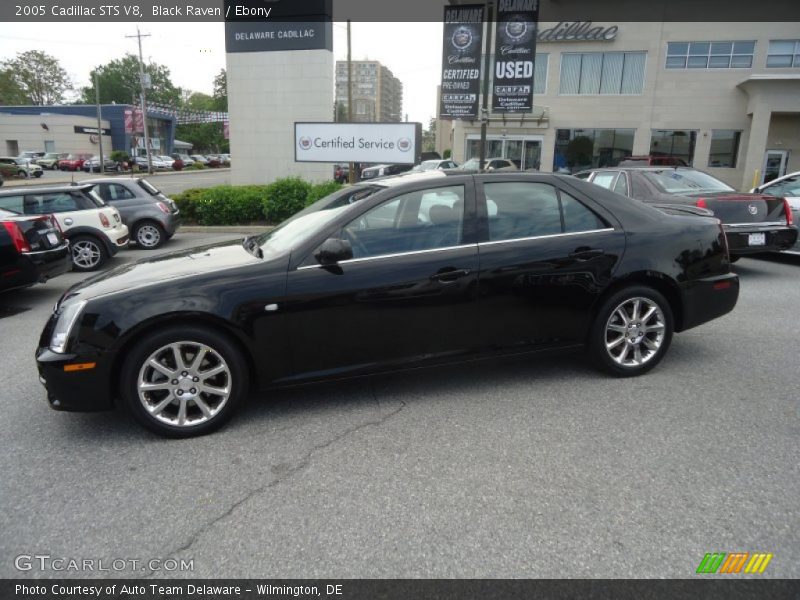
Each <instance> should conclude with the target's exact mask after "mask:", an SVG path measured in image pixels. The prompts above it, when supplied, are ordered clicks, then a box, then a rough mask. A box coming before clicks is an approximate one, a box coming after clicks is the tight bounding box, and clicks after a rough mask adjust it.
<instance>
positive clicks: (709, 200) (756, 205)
mask: <svg viewBox="0 0 800 600" xmlns="http://www.w3.org/2000/svg"><path fill="white" fill-rule="evenodd" d="M690 197H691V198H692V199H693V200H694V201H695V205H696V206H700V207H702V208H707V209H709V210H710V211H712V212H713V213H714V216H715V217H717V218H718V219H719V220H720V221H722V222H723V223H724V224H726V225H733V224H737V225H738V224H742V225H744V224H751V223H752V224H754V225H759V224H766V223H780V224H782V225H785V224H786V209H785V204H784V201H783V198H775V197H773V196H764V195H761V194H743V193H736V192H716V193H710V194H709V193H697V194H692V195H691V196H690Z"/></svg>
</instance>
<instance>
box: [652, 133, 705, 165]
mask: <svg viewBox="0 0 800 600" xmlns="http://www.w3.org/2000/svg"><path fill="white" fill-rule="evenodd" d="M696 143H697V132H696V131H690V130H687V129H654V130H653V131H652V133H651V135H650V156H670V157H676V158H681V159H683V160H684V162H686V164H687V165H692V164H694V147H695V144H696Z"/></svg>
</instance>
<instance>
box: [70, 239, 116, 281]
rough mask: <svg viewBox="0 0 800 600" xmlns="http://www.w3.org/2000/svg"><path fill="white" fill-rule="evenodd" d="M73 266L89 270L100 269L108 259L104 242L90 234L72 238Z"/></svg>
mask: <svg viewBox="0 0 800 600" xmlns="http://www.w3.org/2000/svg"><path fill="white" fill-rule="evenodd" d="M70 250H71V252H72V268H73V269H74V270H75V271H81V272H87V271H95V270H97V269H99V268H100V267H101V266H102V264H103V263H104V262H106V260H107V259H108V253H107V252H106V248H105V246H104V245H103V242H101V241H100V240H98V239H97V238H96V237H93V236H90V235H79V236H77V237H74V238H72V239H70Z"/></svg>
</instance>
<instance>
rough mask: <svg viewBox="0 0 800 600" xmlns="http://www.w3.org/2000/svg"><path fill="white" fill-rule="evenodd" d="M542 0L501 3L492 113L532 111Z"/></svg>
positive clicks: (498, 5)
mask: <svg viewBox="0 0 800 600" xmlns="http://www.w3.org/2000/svg"><path fill="white" fill-rule="evenodd" d="M538 23H539V0H499V1H498V3H497V23H496V29H495V42H494V64H493V65H492V76H493V83H492V112H505V113H520V112H530V111H531V109H532V108H533V75H534V71H535V68H534V65H535V60H536V27H537V25H538Z"/></svg>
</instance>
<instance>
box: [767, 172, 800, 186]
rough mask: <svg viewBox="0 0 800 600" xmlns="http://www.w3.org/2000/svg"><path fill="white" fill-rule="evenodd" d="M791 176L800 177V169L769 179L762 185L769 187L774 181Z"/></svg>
mask: <svg viewBox="0 0 800 600" xmlns="http://www.w3.org/2000/svg"><path fill="white" fill-rule="evenodd" d="M790 177H800V171H795V172H794V173H787V174H786V175H781V176H780V177H776V178H775V179H773V180H772V181H768V182H767V183H762V184H761V187H768V186H770V185H772V184H773V183H780V182H781V181H783V180H784V179H789V178H790Z"/></svg>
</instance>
